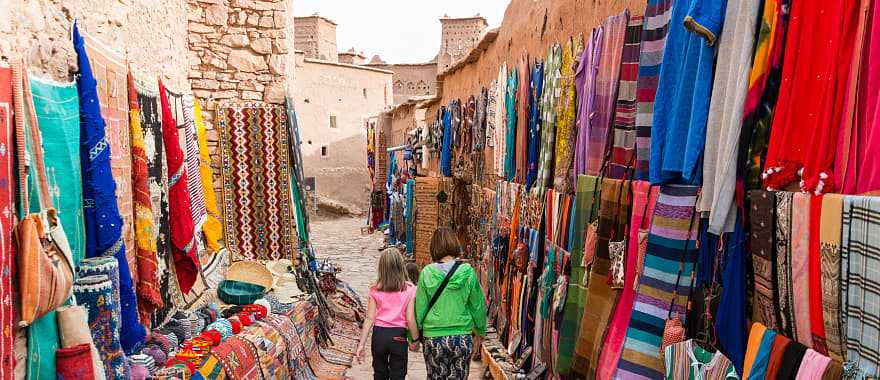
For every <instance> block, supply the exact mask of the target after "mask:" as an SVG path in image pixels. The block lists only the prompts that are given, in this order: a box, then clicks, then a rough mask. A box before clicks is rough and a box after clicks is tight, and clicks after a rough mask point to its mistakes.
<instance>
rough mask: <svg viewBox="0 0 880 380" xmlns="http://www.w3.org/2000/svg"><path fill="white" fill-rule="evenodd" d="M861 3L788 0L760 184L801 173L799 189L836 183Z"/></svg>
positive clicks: (777, 183) (817, 189) (779, 183)
mask: <svg viewBox="0 0 880 380" xmlns="http://www.w3.org/2000/svg"><path fill="white" fill-rule="evenodd" d="M859 4H860V2H857V1H851V2H847V3H844V4H833V3H829V2H826V1H821V0H806V1H792V4H791V25H790V28H789V34H788V36H787V37H786V46H785V63H784V64H783V68H782V87H781V89H780V92H779V101H778V104H777V106H776V110H775V111H774V115H773V127H772V128H771V132H770V144H769V147H768V148H767V162H766V165H765V168H764V174H765V175H766V177H765V178H764V186H766V187H768V188H774V189H781V188H783V187H784V186H785V185H787V184H789V183H792V182H796V181H797V180H798V179H800V180H801V183H800V185H801V186H800V187H801V189H802V190H804V191H809V192H813V193H816V194H821V193H826V192H828V193H830V192H834V190H835V189H836V188H837V186H838V184H835V183H834V180H835V173H834V172H833V170H834V168H833V162H834V158H835V151H836V149H837V144H838V139H837V137H838V131H839V127H840V125H841V124H842V120H841V119H842V115H843V114H844V107H845V106H844V98H845V93H846V88H847V86H845V85H842V84H844V83H847V78H849V75H850V70H851V67H852V66H853V65H852V60H851V54H852V52H853V48H854V45H855V39H856V34H857V33H856V30H857V29H858V24H859V21H858V19H859V15H858V13H859V12H858V11H859V8H860V7H859ZM816 94H822V96H817V95H816ZM805 109H806V110H810V112H802V111H803V110H805ZM801 169H803V170H801Z"/></svg>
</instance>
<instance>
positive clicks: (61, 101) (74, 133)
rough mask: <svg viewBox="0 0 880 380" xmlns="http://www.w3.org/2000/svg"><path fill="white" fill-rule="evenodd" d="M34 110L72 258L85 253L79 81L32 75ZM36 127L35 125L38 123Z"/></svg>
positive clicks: (59, 214) (45, 161) (78, 257)
mask: <svg viewBox="0 0 880 380" xmlns="http://www.w3.org/2000/svg"><path fill="white" fill-rule="evenodd" d="M30 86H31V92H32V94H33V100H34V111H35V113H36V116H37V124H38V126H39V129H40V134H41V136H42V140H43V154H44V156H45V158H44V159H43V162H44V163H45V166H46V176H47V177H48V180H49V193H50V195H51V196H52V200H51V202H52V205H53V206H54V207H55V208H56V209H57V210H58V217H59V218H60V219H61V225H62V226H64V233H65V235H67V239H68V243H69V244H70V249H71V253H72V257H73V262H74V263H78V262H79V261H80V260H82V258H83V257H84V255H85V250H86V247H85V243H86V242H85V234H86V231H85V225H84V221H83V200H82V185H83V183H82V170H81V169H80V165H79V141H80V139H79V133H80V131H79V128H80V127H79V102H78V101H77V97H78V96H79V95H77V92H76V83H73V82H71V83H66V84H61V83H56V82H51V81H47V80H42V79H39V78H36V77H33V76H31V77H30ZM35 127H36V126H35Z"/></svg>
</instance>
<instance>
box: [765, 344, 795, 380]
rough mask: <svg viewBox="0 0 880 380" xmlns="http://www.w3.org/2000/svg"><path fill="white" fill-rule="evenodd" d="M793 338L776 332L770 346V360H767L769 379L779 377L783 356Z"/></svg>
mask: <svg viewBox="0 0 880 380" xmlns="http://www.w3.org/2000/svg"><path fill="white" fill-rule="evenodd" d="M790 343H791V339H788V338H786V337H785V336H783V335H782V334H776V337H775V338H773V346H772V347H771V348H770V360H769V361H768V362H767V376H766V378H767V379H778V377H777V376H779V369H780V368H781V367H782V357H783V355H785V349H786V347H787V346H788V345H789V344H790Z"/></svg>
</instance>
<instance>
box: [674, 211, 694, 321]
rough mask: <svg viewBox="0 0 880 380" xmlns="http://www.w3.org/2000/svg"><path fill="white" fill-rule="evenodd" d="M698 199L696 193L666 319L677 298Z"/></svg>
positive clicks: (692, 273)
mask: <svg viewBox="0 0 880 380" xmlns="http://www.w3.org/2000/svg"><path fill="white" fill-rule="evenodd" d="M699 201H700V196H699V194H698V195H697V197H696V201H695V202H694V208H693V212H692V213H691V221H690V223H689V224H688V231H687V239H686V240H685V243H684V250H683V252H682V254H681V260H680V261H679V262H678V276H677V277H676V278H675V288H674V289H673V290H672V302H670V303H669V313H668V314H667V316H666V318H667V319H669V318H672V309H674V308H675V299H676V298H678V283H680V282H681V274H682V272H684V260H685V257H687V251H688V246H690V245H691V234H692V232H691V231H693V229H694V220H695V219H696V218H697V204H698V202H699ZM697 233H699V229H698V231H697ZM693 283H694V270H693V269H691V287H693Z"/></svg>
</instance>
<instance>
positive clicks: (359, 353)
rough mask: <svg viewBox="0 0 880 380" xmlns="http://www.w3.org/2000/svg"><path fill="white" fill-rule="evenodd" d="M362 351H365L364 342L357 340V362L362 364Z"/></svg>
mask: <svg viewBox="0 0 880 380" xmlns="http://www.w3.org/2000/svg"><path fill="white" fill-rule="evenodd" d="M364 351H365V350H364V343H363V342H359V343H358V347H357V352H356V355H357V360H358V364H363V362H364Z"/></svg>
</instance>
